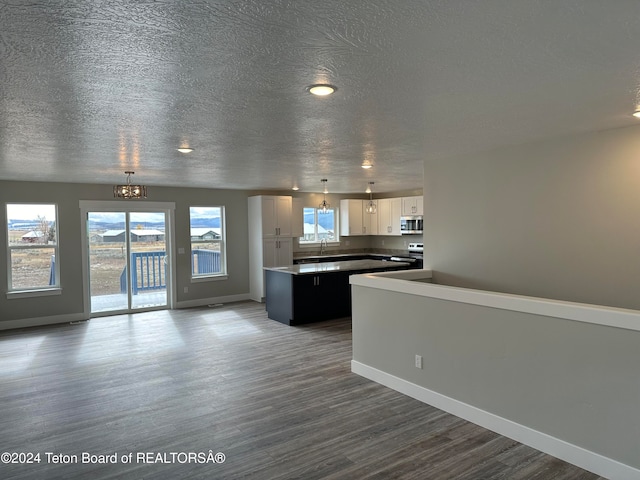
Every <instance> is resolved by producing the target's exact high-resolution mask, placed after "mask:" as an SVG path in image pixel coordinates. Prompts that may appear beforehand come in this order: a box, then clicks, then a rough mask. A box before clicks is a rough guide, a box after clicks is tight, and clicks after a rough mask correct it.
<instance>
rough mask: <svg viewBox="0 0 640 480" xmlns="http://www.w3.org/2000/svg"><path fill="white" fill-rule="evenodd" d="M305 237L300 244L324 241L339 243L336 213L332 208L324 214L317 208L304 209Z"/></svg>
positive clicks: (301, 238)
mask: <svg viewBox="0 0 640 480" xmlns="http://www.w3.org/2000/svg"><path fill="white" fill-rule="evenodd" d="M302 214H303V216H304V236H302V237H300V244H305V243H318V242H321V241H323V240H326V241H327V242H337V241H338V236H337V235H336V211H335V210H334V209H333V208H330V209H328V210H327V211H326V213H323V212H322V210H320V209H318V208H315V207H304V209H303V212H302Z"/></svg>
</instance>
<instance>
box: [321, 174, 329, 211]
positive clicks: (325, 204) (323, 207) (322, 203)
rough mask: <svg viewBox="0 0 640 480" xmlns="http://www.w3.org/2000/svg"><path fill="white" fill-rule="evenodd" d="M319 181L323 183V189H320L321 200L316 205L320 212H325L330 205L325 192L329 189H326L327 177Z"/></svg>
mask: <svg viewBox="0 0 640 480" xmlns="http://www.w3.org/2000/svg"><path fill="white" fill-rule="evenodd" d="M320 181H321V182H322V183H323V185H324V189H323V191H322V193H323V199H322V202H320V205H318V208H319V209H320V211H321V212H322V213H327V212H328V211H329V209H330V208H331V205H329V203H328V202H327V193H329V191H328V190H327V179H326V178H323V179H322V180H320Z"/></svg>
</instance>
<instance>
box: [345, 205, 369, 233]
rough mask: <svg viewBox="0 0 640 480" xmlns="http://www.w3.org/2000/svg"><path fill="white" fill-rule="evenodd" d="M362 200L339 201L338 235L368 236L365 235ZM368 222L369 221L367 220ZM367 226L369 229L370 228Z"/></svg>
mask: <svg viewBox="0 0 640 480" xmlns="http://www.w3.org/2000/svg"><path fill="white" fill-rule="evenodd" d="M363 211H364V206H363V205H362V200H350V199H345V200H340V235H341V236H343V237H348V236H354V235H368V233H365V224H364V216H363ZM369 221H370V220H369ZM370 225H371V224H369V228H371V226H370Z"/></svg>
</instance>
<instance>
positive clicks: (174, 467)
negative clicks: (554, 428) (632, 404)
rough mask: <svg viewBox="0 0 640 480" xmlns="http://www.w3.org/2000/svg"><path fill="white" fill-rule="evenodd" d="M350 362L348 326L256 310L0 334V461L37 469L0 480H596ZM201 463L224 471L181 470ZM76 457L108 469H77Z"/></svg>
mask: <svg viewBox="0 0 640 480" xmlns="http://www.w3.org/2000/svg"><path fill="white" fill-rule="evenodd" d="M350 360H351V322H350V319H340V320H335V321H328V322H323V323H318V324H312V325H306V326H301V327H288V326H286V325H282V324H280V323H277V322H275V321H272V320H269V319H267V317H266V314H265V312H264V305H261V304H258V303H254V302H241V303H236V304H228V305H225V306H221V307H214V308H195V309H187V310H174V311H162V312H148V313H139V314H135V315H120V316H113V317H103V318H98V319H93V320H91V321H89V322H87V323H82V324H78V325H58V326H51V327H40V328H33V329H24V330H14V331H7V332H0V412H1V413H0V453H1V452H10V453H12V452H23V453H29V452H31V453H34V454H35V453H40V463H31V464H22V465H20V464H6V463H1V464H0V478H3V479H29V480H33V479H55V478H67V479H73V478H91V479H93V480H96V479H107V478H114V479H115V478H125V479H128V478H132V479H139V478H149V479H151V478H153V479H160V478H162V479H164V478H171V479H181V478H185V479H186V478H188V479H199V478H202V479H237V478H250V479H261V480H262V479H265V480H272V479H305V480H309V479H367V478H375V479H392V478H393V479H432V480H435V479H473V480H479V479H508V480H518V479H527V480H533V479H545V480H547V479H584V480H586V479H597V478H600V477H598V476H597V475H594V474H591V473H589V472H586V471H584V470H581V469H579V468H577V467H574V466H572V465H569V464H567V463H564V462H562V461H559V460H557V459H555V458H553V457H550V456H548V455H544V454H542V453H540V452H537V451H536V450H533V449H532V448H529V447H526V446H524V445H521V444H519V443H517V442H515V441H513V440H510V439H508V438H505V437H502V436H500V435H497V434H495V433H493V432H490V431H488V430H485V429H483V428H480V427H478V426H476V425H473V424H471V423H469V422H466V421H464V420H461V419H459V418H456V417H454V416H452V415H449V414H447V413H444V412H442V411H440V410H437V409H435V408H433V407H431V406H429V405H425V404H423V403H420V402H418V401H417V400H414V399H412V398H409V397H406V396H404V395H402V394H400V393H397V392H395V391H393V390H390V389H388V388H386V387H383V386H381V385H378V384H376V383H373V382H371V381H369V380H366V379H364V378H362V377H359V376H358V375H355V374H353V373H351V371H350ZM209 450H212V452H213V453H217V452H222V453H224V454H225V455H226V460H225V461H224V463H213V462H211V463H204V464H200V463H184V462H185V461H187V459H188V456H187V455H188V452H194V453H199V452H202V453H203V454H204V455H207V454H208V453H209ZM47 452H49V453H50V454H51V455H49V457H47V456H46V453H47ZM83 452H86V453H88V454H93V455H103V456H106V455H112V454H114V453H116V454H117V463H116V464H106V465H105V464H95V463H94V464H92V463H86V464H82V463H81V462H82V454H83ZM130 453H131V454H132V457H131V459H132V461H131V462H129V463H123V462H122V457H123V456H128V454H130ZM53 454H64V455H68V456H69V458H67V461H71V462H75V458H74V457H73V456H74V455H75V456H77V462H78V463H67V464H55V463H53V461H54V460H55V459H59V458H58V457H55V456H54V455H53ZM149 454H150V455H151V458H150V459H151V460H153V461H154V463H144V462H142V461H141V458H142V457H144V458H145V459H147V458H148V457H147V455H149ZM157 454H161V455H162V456H161V457H159V456H157ZM107 458H108V457H103V459H104V460H106V459H107ZM201 459H203V460H206V458H203V457H201ZM3 460H5V457H4V456H3ZM160 460H166V461H171V460H173V462H174V463H168V462H167V463H160Z"/></svg>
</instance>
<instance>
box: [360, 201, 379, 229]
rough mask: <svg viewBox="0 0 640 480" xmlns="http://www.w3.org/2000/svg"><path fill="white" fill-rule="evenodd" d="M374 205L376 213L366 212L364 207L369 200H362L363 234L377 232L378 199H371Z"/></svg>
mask: <svg viewBox="0 0 640 480" xmlns="http://www.w3.org/2000/svg"><path fill="white" fill-rule="evenodd" d="M373 203H374V204H375V205H376V213H367V211H366V208H367V205H368V204H369V200H363V201H362V227H363V231H364V234H363V235H377V234H378V212H377V208H378V200H373Z"/></svg>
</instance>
